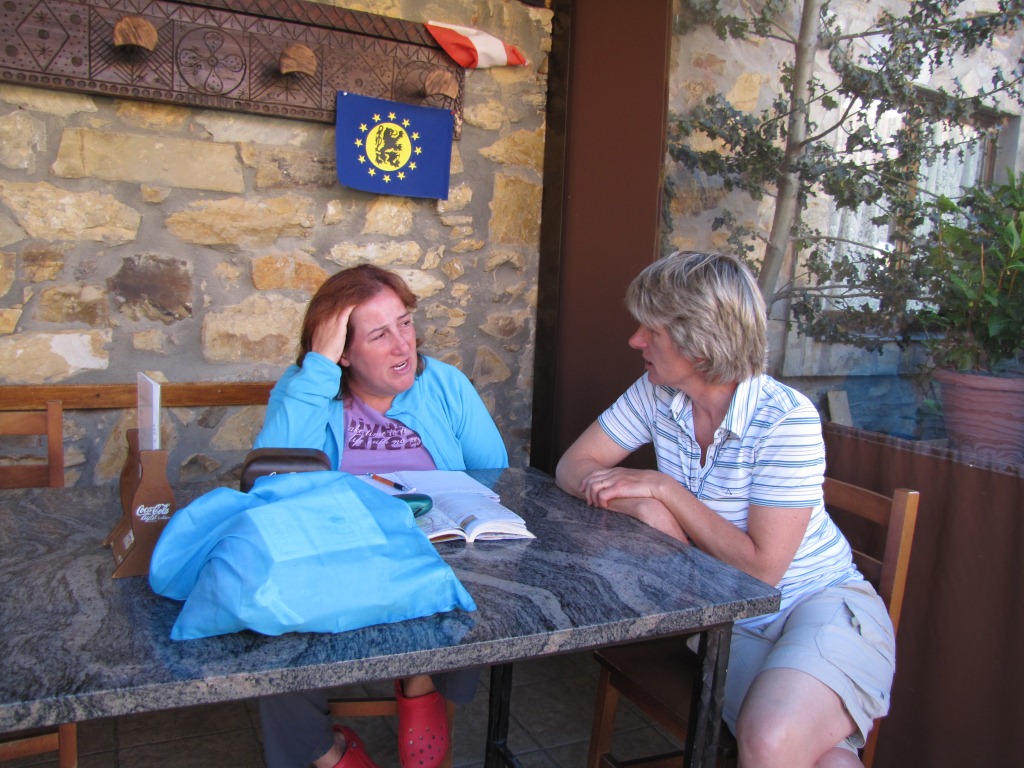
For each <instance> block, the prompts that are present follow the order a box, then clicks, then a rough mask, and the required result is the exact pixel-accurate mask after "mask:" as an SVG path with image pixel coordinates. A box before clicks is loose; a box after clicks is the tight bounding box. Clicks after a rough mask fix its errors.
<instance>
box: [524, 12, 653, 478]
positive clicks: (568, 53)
mask: <svg viewBox="0 0 1024 768" xmlns="http://www.w3.org/2000/svg"><path fill="white" fill-rule="evenodd" d="M671 6H672V2H671V0H644V1H643V2H627V0H586V2H581V1H579V0H577V1H576V2H570V1H569V0H556V2H555V19H554V31H553V50H552V55H551V60H550V69H549V78H550V80H549V82H550V93H549V99H548V127H547V131H548V134H547V135H548V138H547V142H548V143H547V149H546V158H545V169H544V219H543V225H542V234H541V265H540V286H539V297H538V320H537V348H536V370H535V376H534V408H533V426H532V435H533V437H532V444H531V460H530V463H531V464H532V465H533V466H535V467H538V468H540V469H543V470H545V471H548V472H552V471H554V467H555V464H556V463H557V462H558V459H559V457H560V456H561V455H562V453H563V452H564V451H565V449H566V448H568V446H569V445H570V444H571V443H572V441H573V440H575V439H576V437H577V436H578V435H579V434H580V433H581V432H582V431H583V430H584V429H585V428H586V427H587V426H588V425H589V424H590V423H591V422H592V421H593V420H594V419H595V418H596V417H597V415H598V414H599V413H600V412H601V411H602V410H603V409H604V408H606V407H607V406H608V405H609V404H610V403H611V402H612V400H614V398H616V397H617V396H618V395H619V394H621V393H622V391H623V390H625V389H626V387H628V386H629V384H630V383H631V382H632V381H633V380H635V379H636V378H637V377H638V376H639V375H640V374H641V373H643V368H642V362H641V360H640V356H639V354H638V353H637V352H636V351H635V350H632V349H630V348H629V347H628V346H627V344H626V341H627V339H628V338H629V336H630V334H631V333H632V332H633V330H634V328H635V324H634V322H633V320H632V318H631V317H630V316H629V313H628V312H626V310H625V308H624V306H623V296H624V294H625V289H626V286H627V285H628V284H629V281H630V280H631V279H632V278H633V277H634V276H635V275H636V273H637V272H639V271H640V270H641V269H643V267H645V266H646V265H647V264H649V263H651V261H653V260H654V259H656V258H657V257H658V256H659V255H660V251H659V231H660V222H661V190H662V173H663V164H664V157H665V128H666V122H667V116H668V110H667V102H668V65H669V51H670V40H671Z"/></svg>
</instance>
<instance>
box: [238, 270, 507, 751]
mask: <svg viewBox="0 0 1024 768" xmlns="http://www.w3.org/2000/svg"><path fill="white" fill-rule="evenodd" d="M415 307H416V297H415V295H414V294H413V293H412V291H410V290H409V287H408V286H407V285H406V283H405V281H404V280H402V278H401V277H400V276H398V275H397V274H395V273H394V272H390V271H388V270H385V269H381V268H380V267H376V266H373V265H369V264H363V265H360V266H356V267H352V268H351V269H346V270H343V271H342V272H339V273H337V274H335V275H333V276H332V277H330V278H328V279H327V281H326V282H324V284H323V285H322V286H321V287H320V289H319V290H318V291H317V292H316V294H315V295H314V296H313V298H312V300H311V301H310V303H309V307H308V308H307V310H306V316H305V319H304V321H303V324H302V335H301V338H300V351H299V355H298V360H297V362H296V364H295V365H292V366H290V367H289V368H288V370H286V371H285V373H284V375H282V377H281V379H280V380H279V381H278V382H277V384H276V385H275V386H274V389H273V390H272V391H271V393H270V401H269V403H268V405H267V415H266V420H265V422H264V425H263V429H262V431H261V432H260V434H259V436H258V437H257V438H256V444H255V447H256V448H269V447H276V448H318V449H320V450H322V451H324V452H325V453H326V454H327V455H328V456H329V457H330V459H331V463H332V466H333V467H334V468H335V469H339V470H342V471H344V472H349V473H352V474H365V473H367V472H393V471H396V470H401V469H410V470H413V469H447V470H464V469H493V468H501V467H507V466H508V453H507V452H506V450H505V446H504V444H503V443H502V440H501V435H500V434H499V433H498V429H497V427H496V426H495V425H494V421H493V419H492V418H491V416H490V414H489V413H488V411H487V408H486V406H484V404H483V401H482V400H481V399H480V396H479V394H477V392H476V390H475V389H474V388H473V385H472V383H470V381H469V379H467V378H466V376H465V375H464V374H463V373H461V372H460V371H459V370H458V369H456V368H454V367H453V366H450V365H447V364H446V363H442V362H441V361H440V360H435V359H433V358H429V357H426V356H424V355H421V354H419V352H418V351H417V339H416V331H415V327H414V325H413V319H412V312H413V310H414V309H415ZM351 586H352V585H340V587H339V588H350V587H351ZM311 588H316V589H330V588H332V585H327V584H323V585H311ZM477 677H478V675H477V673H476V672H475V671H469V672H462V673H449V674H446V675H437V676H434V678H431V677H430V676H429V675H415V676H413V677H410V678H406V679H405V680H403V681H396V683H395V694H396V697H397V699H398V703H399V755H400V758H401V764H402V766H403V768H412V766H413V765H415V766H418V767H422V768H431V766H436V765H438V764H439V763H440V762H441V760H443V759H444V756H445V754H446V753H447V751H448V726H447V717H446V711H445V704H444V698H449V699H452V700H455V701H463V700H467V698H471V697H472V694H473V691H474V690H475V687H476V680H477ZM438 688H440V689H441V690H440V691H439V690H438ZM442 694H443V695H442ZM260 717H261V722H262V726H263V740H264V754H265V757H266V763H267V766H268V768H305V766H307V765H309V764H312V765H314V766H316V768H351V767H353V766H355V767H356V768H366V767H367V766H371V767H372V766H374V765H375V764H374V763H373V761H372V760H370V758H369V757H368V756H367V755H366V753H365V750H363V748H362V744H361V742H360V741H359V739H358V738H357V737H356V735H355V734H354V733H353V732H352V731H351V730H350V729H348V728H344V727H341V726H333V725H332V723H331V719H330V715H329V714H328V711H327V693H326V691H308V692H304V693H299V694H288V695H283V696H273V697H267V698H264V699H261V700H260Z"/></svg>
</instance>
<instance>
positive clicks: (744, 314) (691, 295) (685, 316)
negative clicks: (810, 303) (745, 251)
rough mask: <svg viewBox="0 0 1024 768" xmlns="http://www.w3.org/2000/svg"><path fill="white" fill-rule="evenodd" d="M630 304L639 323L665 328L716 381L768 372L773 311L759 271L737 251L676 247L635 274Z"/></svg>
mask: <svg viewBox="0 0 1024 768" xmlns="http://www.w3.org/2000/svg"><path fill="white" fill-rule="evenodd" d="M626 306H627V308H628V309H629V311H630V312H631V313H632V315H633V317H635V318H636V320H637V322H639V323H642V324H643V325H646V326H649V327H661V328H664V329H665V330H666V331H667V332H668V334H669V336H670V337H671V338H672V340H673V341H674V342H675V344H676V347H678V349H679V352H680V354H682V355H683V356H684V357H686V358H688V359H690V360H691V361H693V363H694V366H695V367H696V369H697V370H698V371H699V372H700V373H702V374H703V375H704V377H705V378H706V379H707V380H708V381H709V382H710V383H712V384H725V383H731V382H738V381H743V380H744V379H748V378H750V377H752V376H757V375H759V374H761V373H764V369H765V360H766V358H767V354H768V339H767V315H768V312H767V309H766V307H765V303H764V299H763V298H762V296H761V291H760V290H759V289H758V287H757V282H756V281H755V280H754V276H753V275H752V274H751V273H750V270H749V269H748V268H747V266H746V265H745V264H744V263H743V262H742V261H740V260H739V259H737V258H735V257H733V256H727V255H725V254H720V253H699V252H696V251H676V252H675V253H673V254H670V255H669V256H666V257H665V258H663V259H659V260H658V261H656V262H654V263H653V264H651V265H650V266H649V267H647V268H646V269H644V271H643V272H641V273H640V274H639V275H637V276H636V277H635V278H634V279H633V282H632V283H631V284H630V286H629V290H628V291H627V293H626Z"/></svg>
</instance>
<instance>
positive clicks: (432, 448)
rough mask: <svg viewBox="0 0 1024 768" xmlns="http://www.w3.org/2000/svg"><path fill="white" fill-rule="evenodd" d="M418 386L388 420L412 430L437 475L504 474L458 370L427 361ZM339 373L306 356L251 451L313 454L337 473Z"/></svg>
mask: <svg viewBox="0 0 1024 768" xmlns="http://www.w3.org/2000/svg"><path fill="white" fill-rule="evenodd" d="M424 360H425V361H426V367H425V368H424V370H423V372H422V373H421V374H420V375H418V376H417V377H416V382H415V383H414V384H413V385H412V387H410V388H409V389H407V390H406V391H405V392H401V393H399V394H398V395H397V396H396V397H395V400H394V402H393V403H392V404H391V408H390V409H389V410H388V412H387V415H388V416H389V417H390V418H392V419H395V420H396V421H400V422H402V423H403V424H405V426H407V427H409V428H410V429H414V430H416V432H417V433H419V436H420V437H421V438H422V440H423V445H424V447H425V448H426V449H427V450H428V451H429V452H430V455H431V457H433V459H434V463H435V464H436V465H437V468H438V469H500V468H504V467H507V466H508V452H507V451H506V450H505V444H504V443H503V442H502V440H501V434H500V433H499V432H498V428H497V427H496V426H495V425H494V420H493V419H492V418H491V415H490V413H488V412H487V407H486V406H485V405H484V403H483V401H482V400H481V399H480V395H479V394H477V391H476V390H475V389H474V388H473V385H472V384H471V383H470V381H469V379H468V378H466V376H465V374H463V373H462V372H461V371H460V370H459V369H458V368H455V367H454V366H451V365H448V364H447V363H442V362H441V361H440V360H435V359H434V358H430V357H425V358H424ZM340 388H341V367H340V366H338V364H337V363H334V362H332V361H331V360H329V359H327V358H326V357H324V356H323V355H320V354H318V353H316V352H309V353H308V354H307V355H306V356H305V358H304V359H303V361H302V367H301V368H300V367H299V366H297V365H292V366H290V367H289V368H288V369H287V370H286V371H285V372H284V374H283V375H282V376H281V378H280V380H279V381H278V382H277V384H275V385H274V389H273V390H271V392H270V401H269V402H268V404H267V415H266V419H265V420H264V422H263V429H262V430H261V431H260V434H259V436H258V437H257V438H256V444H255V446H254V447H256V448H319V449H320V450H322V451H324V452H325V453H326V454H327V455H328V456H329V457H330V459H331V464H332V466H333V467H334V468H335V469H337V468H338V467H339V466H340V464H341V452H342V450H343V449H344V446H345V406H344V403H343V402H342V401H341V400H339V399H338V397H337V395H338V391H339V390H340Z"/></svg>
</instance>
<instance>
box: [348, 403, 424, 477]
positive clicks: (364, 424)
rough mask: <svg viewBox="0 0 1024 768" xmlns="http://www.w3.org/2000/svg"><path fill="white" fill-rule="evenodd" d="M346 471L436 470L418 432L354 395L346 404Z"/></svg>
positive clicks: (355, 473)
mask: <svg viewBox="0 0 1024 768" xmlns="http://www.w3.org/2000/svg"><path fill="white" fill-rule="evenodd" d="M340 469H341V470H342V471H343V472H349V473H351V474H353V475H360V474H366V473H367V472H397V471H399V470H402V469H437V466H436V465H435V464H434V459H433V458H432V457H431V455H430V452H429V451H428V450H427V449H426V448H424V447H423V440H421V439H420V436H419V433H417V432H416V431H414V430H412V429H409V428H408V427H407V426H405V424H403V423H402V422H400V421H395V420H394V419H389V418H388V417H387V416H385V415H384V414H383V413H380V412H379V411H376V410H374V409H373V408H370V407H369V406H368V405H366V403H364V402H363V401H362V400H360V399H359V398H358V397H356V396H355V395H353V396H352V397H351V399H350V400H348V401H346V403H345V445H344V448H343V449H342V451H341V467H340Z"/></svg>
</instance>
